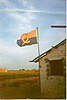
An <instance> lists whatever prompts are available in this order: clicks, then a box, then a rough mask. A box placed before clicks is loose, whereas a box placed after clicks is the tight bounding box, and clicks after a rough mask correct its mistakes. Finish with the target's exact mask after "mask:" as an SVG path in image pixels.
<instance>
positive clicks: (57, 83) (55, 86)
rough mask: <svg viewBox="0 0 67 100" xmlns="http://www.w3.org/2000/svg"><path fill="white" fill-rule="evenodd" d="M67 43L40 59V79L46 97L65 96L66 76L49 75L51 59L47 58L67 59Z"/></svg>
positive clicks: (42, 91)
mask: <svg viewBox="0 0 67 100" xmlns="http://www.w3.org/2000/svg"><path fill="white" fill-rule="evenodd" d="M65 47H66V44H61V45H59V46H58V47H56V48H53V49H52V50H51V51H50V52H48V53H47V55H46V56H44V57H43V58H42V59H41V60H40V66H41V68H40V81H41V93H42V96H43V97H44V98H65V77H64V76H48V75H47V66H48V65H49V61H47V62H46V59H52V58H64V61H65V59H66V57H65V55H66V48H65Z"/></svg>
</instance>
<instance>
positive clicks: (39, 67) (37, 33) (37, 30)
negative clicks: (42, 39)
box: [36, 27, 41, 95]
mask: <svg viewBox="0 0 67 100" xmlns="http://www.w3.org/2000/svg"><path fill="white" fill-rule="evenodd" d="M36 29H37V44H38V56H39V57H40V45H39V32H38V27H37V28H36ZM39 86H40V95H41V81H40V58H39Z"/></svg>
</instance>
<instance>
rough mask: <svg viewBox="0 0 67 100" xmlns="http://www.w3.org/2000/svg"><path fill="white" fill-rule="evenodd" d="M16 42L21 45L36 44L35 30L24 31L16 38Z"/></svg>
mask: <svg viewBox="0 0 67 100" xmlns="http://www.w3.org/2000/svg"><path fill="white" fill-rule="evenodd" d="M17 44H18V45H19V46H20V47H22V46H25V45H32V44H37V30H33V31H31V32H29V33H24V34H22V35H21V36H20V39H19V40H17Z"/></svg>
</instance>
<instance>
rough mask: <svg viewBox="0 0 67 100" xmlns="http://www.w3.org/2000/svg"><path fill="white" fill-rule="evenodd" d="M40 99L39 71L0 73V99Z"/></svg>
mask: <svg viewBox="0 0 67 100" xmlns="http://www.w3.org/2000/svg"><path fill="white" fill-rule="evenodd" d="M22 98H30V99H31V98H41V96H40V87H39V71H36V70H32V71H29V70H28V71H25V70H20V71H8V72H0V99H22Z"/></svg>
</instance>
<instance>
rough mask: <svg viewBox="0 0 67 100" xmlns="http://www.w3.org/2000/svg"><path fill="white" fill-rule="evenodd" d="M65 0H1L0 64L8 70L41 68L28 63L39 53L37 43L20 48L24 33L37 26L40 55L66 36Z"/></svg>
mask: <svg viewBox="0 0 67 100" xmlns="http://www.w3.org/2000/svg"><path fill="white" fill-rule="evenodd" d="M65 5H66V0H0V67H1V68H4V67H6V68H7V69H9V70H16V69H38V68H39V67H38V63H36V64H35V63H34V62H33V63H32V62H29V61H30V60H32V59H34V58H35V57H37V56H38V45H37V44H35V45H30V46H24V47H19V46H18V45H17V43H16V41H17V40H18V39H19V38H20V36H21V35H22V34H23V33H28V32H30V31H32V30H34V29H36V27H38V33H39V45H40V54H42V53H43V52H45V51H47V50H48V49H50V48H51V47H52V46H55V45H56V44H57V43H59V42H61V41H62V40H64V39H65V37H66V34H65V29H60V28H59V29H56V28H51V27H50V26H51V25H65V24H66V20H65V13H66V11H65V9H66V8H65Z"/></svg>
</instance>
